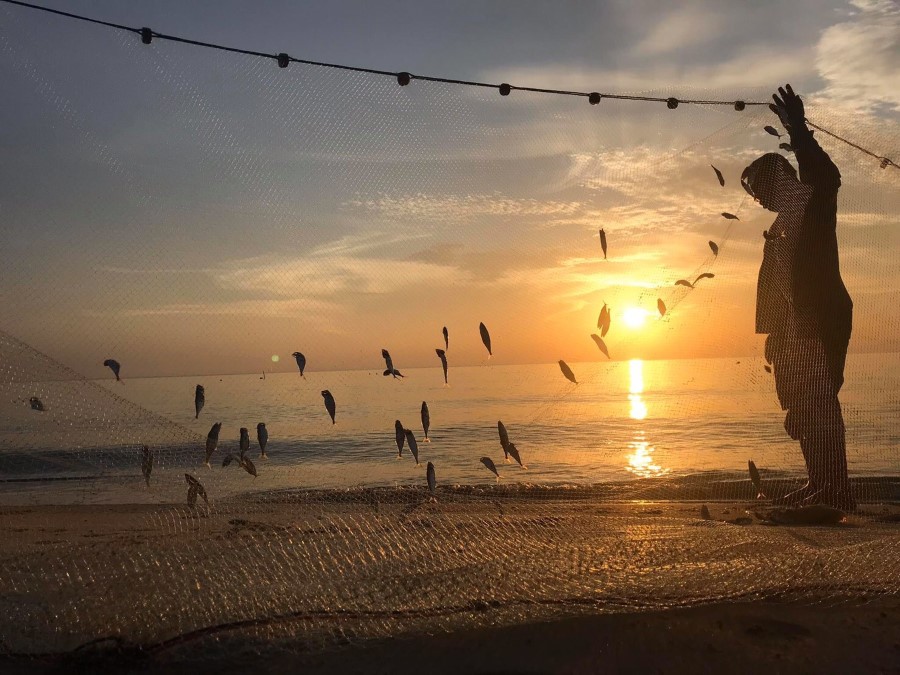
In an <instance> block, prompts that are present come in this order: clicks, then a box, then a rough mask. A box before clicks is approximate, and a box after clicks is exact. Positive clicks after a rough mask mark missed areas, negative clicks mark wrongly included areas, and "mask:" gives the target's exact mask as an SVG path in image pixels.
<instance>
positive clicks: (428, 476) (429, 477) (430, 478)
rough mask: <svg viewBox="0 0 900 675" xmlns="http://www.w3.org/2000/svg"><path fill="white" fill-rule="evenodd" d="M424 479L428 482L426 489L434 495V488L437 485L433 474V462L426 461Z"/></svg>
mask: <svg viewBox="0 0 900 675" xmlns="http://www.w3.org/2000/svg"><path fill="white" fill-rule="evenodd" d="M425 480H426V481H427V482H428V491H429V492H430V493H431V495H432V496H434V489H435V487H436V486H437V479H436V478H435V475H434V464H432V463H431V462H428V466H427V467H425Z"/></svg>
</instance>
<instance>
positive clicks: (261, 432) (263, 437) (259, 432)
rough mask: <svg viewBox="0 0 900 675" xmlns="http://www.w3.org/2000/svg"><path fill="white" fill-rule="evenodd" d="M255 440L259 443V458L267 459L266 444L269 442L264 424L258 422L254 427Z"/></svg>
mask: <svg viewBox="0 0 900 675" xmlns="http://www.w3.org/2000/svg"><path fill="white" fill-rule="evenodd" d="M256 440H257V442H258V443H259V458H260V459H268V458H269V456H268V455H267V454H266V444H267V443H268V442H269V431H268V429H266V423H265V422H260V423H259V424H257V425H256Z"/></svg>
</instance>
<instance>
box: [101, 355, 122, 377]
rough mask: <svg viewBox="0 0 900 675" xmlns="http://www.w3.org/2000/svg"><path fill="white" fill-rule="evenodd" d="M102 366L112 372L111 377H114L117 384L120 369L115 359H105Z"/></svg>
mask: <svg viewBox="0 0 900 675" xmlns="http://www.w3.org/2000/svg"><path fill="white" fill-rule="evenodd" d="M103 365H104V366H106V367H107V368H109V369H110V370H111V371H113V375H115V376H116V382H119V381H120V380H119V369H120V368H121V367H122V366H121V365H119V362H118V361H116V360H115V359H106V361H104V362H103Z"/></svg>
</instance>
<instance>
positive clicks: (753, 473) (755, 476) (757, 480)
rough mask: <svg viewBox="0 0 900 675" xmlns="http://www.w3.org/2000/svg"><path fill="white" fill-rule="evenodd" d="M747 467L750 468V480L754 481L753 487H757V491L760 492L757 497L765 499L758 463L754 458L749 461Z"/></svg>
mask: <svg viewBox="0 0 900 675" xmlns="http://www.w3.org/2000/svg"><path fill="white" fill-rule="evenodd" d="M747 468H748V469H750V480H751V481H753V487H755V488H756V492H757V493H758V494H757V495H756V498H757V499H765V498H766V496H765V495H764V494H763V491H762V478H761V477H760V475H759V469H757V468H756V464H754V463H753V460H752V459H751V460H750V461H749V462H747Z"/></svg>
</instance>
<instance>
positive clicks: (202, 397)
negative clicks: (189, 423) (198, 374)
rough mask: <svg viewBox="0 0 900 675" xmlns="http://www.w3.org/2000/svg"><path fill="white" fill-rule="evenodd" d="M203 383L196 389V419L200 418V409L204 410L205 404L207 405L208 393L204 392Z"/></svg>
mask: <svg viewBox="0 0 900 675" xmlns="http://www.w3.org/2000/svg"><path fill="white" fill-rule="evenodd" d="M204 391H205V390H204V389H203V385H202V384H198V385H197V388H196V389H195V390H194V413H195V414H194V419H195V420H196V419H199V418H200V411H201V410H203V406H204V405H206V394H205V393H204Z"/></svg>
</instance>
